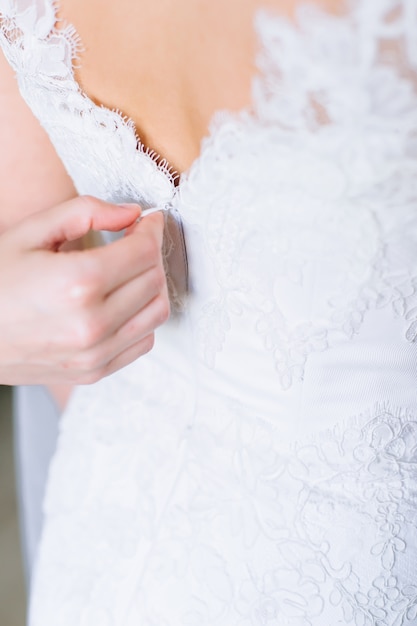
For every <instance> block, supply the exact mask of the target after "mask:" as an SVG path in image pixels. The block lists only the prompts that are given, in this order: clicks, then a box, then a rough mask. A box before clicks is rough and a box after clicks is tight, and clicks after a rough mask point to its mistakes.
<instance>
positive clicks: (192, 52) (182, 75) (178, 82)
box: [60, 0, 345, 173]
mask: <svg viewBox="0 0 417 626" xmlns="http://www.w3.org/2000/svg"><path fill="white" fill-rule="evenodd" d="M300 4H301V3H300V2H299V0H244V1H242V0H228V2H224V1H223V0H198V1H196V0H180V1H177V2H175V3H173V2H172V0H160V1H159V2H154V0H141V1H140V2H132V0H120V2H117V3H115V2H112V1H111V0H104V1H103V0H89V1H88V2H86V1H85V0H62V1H61V2H60V16H61V18H62V19H63V21H65V22H69V23H71V24H72V25H74V26H75V29H76V31H77V33H78V35H79V36H80V40H81V45H82V51H81V53H80V59H79V62H78V63H77V67H76V68H75V75H76V78H77V80H78V82H79V84H80V85H81V87H82V89H83V91H84V92H85V93H86V94H87V95H88V96H89V97H90V98H91V99H92V100H93V101H95V102H96V103H100V104H103V105H105V106H107V107H109V108H115V109H119V110H120V111H122V112H123V114H125V115H126V116H128V117H129V118H131V119H132V120H133V121H134V123H135V125H136V129H137V132H138V135H139V137H140V139H141V142H142V143H143V144H144V145H145V146H146V147H148V148H151V149H153V150H154V151H155V152H156V153H157V154H159V155H160V156H161V157H164V158H165V159H166V160H167V162H168V163H169V164H170V165H171V166H172V167H173V169H174V170H176V171H177V172H178V173H181V172H183V171H185V170H187V169H188V168H189V167H190V165H191V163H192V162H193V161H194V160H195V159H196V157H197V156H198V155H199V152H200V144H201V140H202V138H203V137H204V136H206V135H207V132H208V127H209V125H210V120H211V119H212V116H213V114H214V112H215V111H217V110H224V109H225V110H229V111H238V110H240V109H242V108H244V107H247V106H249V105H250V102H251V82H252V78H253V76H254V74H255V73H256V67H255V60H256V45H257V42H256V36H255V32H254V16H255V13H256V11H257V10H258V9H259V8H261V7H262V8H268V9H272V10H274V11H277V12H279V13H280V14H282V15H285V16H286V17H289V18H290V19H293V18H294V14H295V11H296V8H297V6H299V5H300ZM316 4H317V5H319V6H321V7H322V8H323V9H324V10H327V11H329V12H340V11H341V9H342V8H343V6H344V4H345V3H344V2H343V1H341V0H317V2H316Z"/></svg>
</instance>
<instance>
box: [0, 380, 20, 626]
mask: <svg viewBox="0 0 417 626" xmlns="http://www.w3.org/2000/svg"><path fill="white" fill-rule="evenodd" d="M19 542H20V538H19V527H18V520H17V500H16V488H15V468H14V459H13V422H12V393H11V389H9V388H8V387H2V386H0V624H1V626H24V625H25V615H26V606H25V604H26V599H25V585H24V580H23V567H22V559H21V552H20V545H19Z"/></svg>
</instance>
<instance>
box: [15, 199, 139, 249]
mask: <svg viewBox="0 0 417 626" xmlns="http://www.w3.org/2000/svg"><path fill="white" fill-rule="evenodd" d="M139 215H140V207H139V206H137V205H120V206H117V205H113V204H109V203H107V202H103V201H102V200H98V199H97V198H92V197H89V196H82V197H79V198H76V199H74V200H69V201H68V202H64V203H63V204H61V205H59V206H55V207H53V208H52V209H48V210H46V211H40V212H39V213H36V214H35V215H33V216H31V217H30V218H27V219H26V220H24V221H23V222H22V223H21V224H20V228H21V230H23V233H24V236H23V244H24V246H25V247H26V249H45V250H55V249H58V248H59V246H60V245H62V244H63V243H64V242H66V241H74V240H75V239H79V238H81V237H83V236H84V235H86V234H87V233H88V232H89V231H90V230H110V231H119V230H122V229H123V228H126V227H128V226H130V225H131V224H133V223H134V222H135V221H136V220H137V218H138V217H139ZM20 238H21V239H22V234H21V233H20Z"/></svg>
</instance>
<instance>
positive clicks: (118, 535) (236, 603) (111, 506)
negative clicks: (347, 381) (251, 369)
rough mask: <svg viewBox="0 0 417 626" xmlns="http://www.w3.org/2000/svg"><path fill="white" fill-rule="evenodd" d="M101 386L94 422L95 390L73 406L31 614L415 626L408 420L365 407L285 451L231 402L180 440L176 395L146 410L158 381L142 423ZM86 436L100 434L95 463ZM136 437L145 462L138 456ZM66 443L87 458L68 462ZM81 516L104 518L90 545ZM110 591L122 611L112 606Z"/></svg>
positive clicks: (415, 465) (415, 539)
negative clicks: (53, 611) (145, 448)
mask: <svg viewBox="0 0 417 626" xmlns="http://www.w3.org/2000/svg"><path fill="white" fill-rule="evenodd" d="M175 388H176V390H177V392H178V394H179V395H180V394H181V385H179V386H178V387H177V386H176V387H175ZM106 389H107V390H108V393H107V394H106V393H105V392H104V390H103V389H102V392H103V393H104V396H103V397H102V401H101V403H100V406H101V411H100V413H96V415H95V417H94V418H93V419H92V418H91V417H90V415H91V401H94V398H96V394H97V390H92V391H91V392H89V391H86V393H85V394H84V397H83V399H82V400H81V402H79V403H78V404H77V403H75V404H74V405H73V407H72V410H73V419H75V421H76V422H77V423H78V424H79V426H80V427H81V426H82V429H81V430H80V428H79V427H77V428H74V426H75V424H72V426H73V430H72V433H73V436H72V437H71V436H70V437H67V438H66V443H65V448H64V449H63V450H61V456H60V458H59V459H58V460H57V461H55V467H54V473H53V476H54V481H53V484H52V489H50V492H49V498H48V500H49V505H48V507H49V508H50V507H51V503H54V505H53V511H54V516H53V517H51V519H50V527H49V534H48V536H47V538H46V543H44V546H43V553H44V554H48V555H49V556H48V558H49V562H48V567H47V568H45V569H44V570H43V584H46V585H48V589H49V594H45V593H44V594H43V602H46V604H45V606H44V607H43V610H47V606H48V603H49V601H50V600H49V599H48V598H52V599H53V601H54V602H56V606H59V607H60V608H61V610H62V614H63V615H65V614H66V610H67V609H68V610H69V611H70V612H69V615H71V619H72V621H68V622H67V621H64V622H63V624H67V623H68V624H69V623H74V620H75V623H77V624H78V623H80V624H82V623H83V621H82V620H83V619H84V620H87V617H88V618H91V616H97V615H101V616H102V619H103V623H104V624H106V626H113V625H116V624H119V623H122V620H123V619H125V620H127V621H126V623H128V624H130V623H132V624H134V623H142V622H143V623H145V624H155V625H157V624H165V623H167V622H166V613H165V611H164V606H163V605H161V601H160V598H161V596H163V597H164V598H165V601H166V602H167V603H168V604H169V607H170V624H178V625H179V624H181V625H182V624H192V625H194V624H195V625H197V624H207V626H208V625H209V624H212V625H218V626H230V624H233V625H236V626H255V625H256V626H261V625H262V626H264V625H266V624H269V623H270V624H274V623H279V624H280V626H323V624H336V623H339V622H340V623H344V624H346V625H347V624H349V625H351V626H397V625H399V624H401V626H412V625H413V623H414V620H415V618H416V615H417V585H415V584H414V583H413V581H414V580H417V579H416V575H417V569H416V558H417V552H416V545H417V517H416V498H417V492H416V484H417V482H416V479H417V456H416V445H415V442H416V438H417V421H416V418H415V416H413V415H411V414H408V413H407V412H406V411H401V410H396V411H394V410H392V409H389V408H387V407H386V408H384V407H379V408H378V407H377V408H375V409H374V410H372V412H371V414H369V415H362V416H358V417H356V418H352V419H350V420H347V421H346V422H345V423H340V424H338V425H337V426H335V427H334V428H332V429H330V430H328V431H325V432H321V433H319V434H317V435H315V436H314V437H312V438H309V439H308V440H305V441H300V442H298V443H294V444H292V445H291V446H290V447H289V448H287V447H286V446H283V444H282V440H281V435H280V430H279V429H275V428H273V427H272V426H271V425H267V424H266V423H265V422H264V421H262V420H257V419H256V415H250V414H249V413H248V411H247V410H245V407H243V406H241V405H238V404H235V405H234V406H232V405H229V406H228V410H227V412H225V411H224V410H207V411H206V412H205V413H203V414H201V415H200V419H199V422H198V424H196V426H195V428H193V429H192V430H191V431H190V430H187V429H185V430H184V429H182V428H180V427H179V424H178V412H177V406H176V402H177V401H178V398H173V397H172V396H171V395H167V394H164V397H163V398H161V401H160V404H159V402H155V398H156V397H157V396H155V395H153V393H152V391H157V390H159V387H156V386H155V389H153V390H152V389H151V392H150V394H149V398H145V399H144V402H145V404H146V407H147V408H146V414H147V419H146V420H144V421H139V422H138V420H137V411H138V404H137V403H136V404H135V406H134V407H133V405H131V406H129V405H126V406H125V408H124V410H123V411H122V412H121V413H120V404H119V402H118V397H119V395H118V394H114V392H115V391H116V390H117V391H118V392H120V391H121V389H123V384H121V382H120V380H119V381H118V384H117V385H116V387H114V388H113V385H112V386H111V387H110V388H108V387H107V388H106ZM145 393H146V392H145ZM89 396H90V399H88V397H89ZM149 402H150V403H151V405H149ZM179 402H180V403H181V400H179ZM162 404H163V408H162ZM150 406H152V409H151V410H150ZM161 409H162V410H161ZM115 411H119V413H118V414H119V417H120V418H121V419H120V421H119V422H118V423H117V425H116V423H115V422H114V415H115V413H114V412H115ZM181 419H182V418H180V420H181ZM91 429H92V431H91ZM115 429H116V430H117V433H118V434H117V437H115V436H114V433H115V432H116V431H115ZM76 432H78V433H81V432H83V433H84V434H83V436H82V438H80V436H76V435H75V433H76ZM86 432H95V433H96V435H97V436H99V439H100V441H101V444H100V446H98V448H96V449H95V451H94V454H92V453H91V450H90V445H91V443H90V442H89V440H88V438H86V436H85V433H86ZM161 432H163V433H164V436H163V437H162V438H161V436H160V434H161ZM119 433H121V436H119ZM139 440H140V441H142V443H143V441H145V442H149V444H150V445H151V449H152V450H153V453H152V455H146V454H142V455H138V454H136V452H135V451H136V450H137V448H136V445H137V443H135V442H138V441H139ZM146 445H148V444H146ZM80 446H81V447H80ZM75 448H76V449H77V453H76V454H75V458H78V456H79V451H80V449H81V450H82V451H83V459H84V460H83V463H82V464H81V465H80V460H78V461H77V465H76V466H71V463H69V462H70V461H71V458H72V454H73V453H74V452H75ZM111 458H112V459H113V460H114V461H113V462H112V463H111V464H109V459H111ZM65 476H68V477H69V476H71V481H70V484H68V489H67V490H66V492H65V495H64V492H63V489H62V485H63V484H66V483H65V482H63V478H65ZM132 477H134V480H132ZM120 485H123V489H122V490H121V489H120V487H119V486H120ZM162 485H164V488H163V490H162V491H161V487H162ZM122 494H124V495H123V496H122ZM144 494H146V497H144ZM135 503H136V504H135ZM139 503H140V504H139ZM57 506H58V508H57ZM85 507H86V508H85ZM91 508H93V509H96V510H97V512H101V513H99V515H100V537H101V541H100V543H99V544H97V543H96V542H92V543H93V546H94V548H93V547H92V546H91V542H90V539H89V537H91V536H93V534H95V533H96V532H97V529H96V528H95V527H94V525H91V521H89V518H88V516H87V515H86V512H87V511H89V510H90V509H91ZM57 511H59V513H58V515H57ZM65 520H66V522H65V523H64V521H65ZM67 523H68V524H69V525H71V524H72V525H74V527H75V528H77V534H76V537H75V538H74V539H70V536H69V535H68V534H66V531H65V528H66V524H67ZM60 524H61V529H60V531H59V532H58V533H57V532H56V530H55V529H58V528H59V525H60ZM62 533H64V534H62ZM64 537H65V540H64ZM87 544H88V546H89V547H87ZM92 549H94V551H96V550H97V551H98V552H97V554H95V556H94V558H93V559H92V556H91V551H92ZM62 563H65V568H63V567H62V565H61V564H62ZM91 563H94V568H93V569H92V568H91V565H90V564H91ZM116 567H117V570H115V568H116ZM115 571H116V573H115ZM58 572H59V575H58ZM132 572H136V574H135V575H134V576H132ZM56 577H57V578H58V579H59V580H60V587H59V588H58V589H57V590H56V594H57V595H55V592H54V593H53V594H51V581H53V580H55V578H56ZM75 579H77V580H82V581H83V584H82V586H78V585H77V586H76V587H74V585H73V581H74V580H75ZM38 584H39V583H38ZM69 589H71V594H69V595H68V590H69ZM110 590H111V591H110ZM37 591H38V597H41V595H42V594H41V593H40V592H41V591H42V589H41V588H39V587H38V589H37ZM78 594H82V597H81V596H80V597H78ZM122 597H123V598H125V602H124V605H123V611H122V612H120V610H119V608H118V604H117V603H116V602H114V599H115V598H122ZM74 606H77V607H82V608H80V611H81V612H80V613H77V614H75V613H71V610H72V607H74ZM127 606H128V607H129V610H128V613H126V607H127ZM35 608H36V612H38V619H39V622H36V623H39V624H41V623H42V621H41V620H42V615H43V613H42V608H41V607H39V606H37V607H35ZM47 614H48V613H47V612H46V613H45V615H47Z"/></svg>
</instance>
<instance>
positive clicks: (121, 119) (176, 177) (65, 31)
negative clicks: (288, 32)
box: [45, 0, 262, 197]
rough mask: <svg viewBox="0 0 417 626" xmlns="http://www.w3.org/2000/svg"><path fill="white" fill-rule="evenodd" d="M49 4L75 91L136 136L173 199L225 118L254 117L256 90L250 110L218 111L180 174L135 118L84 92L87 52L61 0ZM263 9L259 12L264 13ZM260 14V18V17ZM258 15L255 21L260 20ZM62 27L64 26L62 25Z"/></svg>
mask: <svg viewBox="0 0 417 626" xmlns="http://www.w3.org/2000/svg"><path fill="white" fill-rule="evenodd" d="M45 1H46V2H48V3H49V4H50V6H51V8H52V10H53V11H54V18H55V22H54V27H53V32H54V34H56V35H58V36H62V37H63V38H64V39H65V40H66V41H67V43H69V45H70V47H71V59H70V61H69V63H68V72H69V77H70V79H71V82H72V83H73V86H74V90H76V92H77V94H78V95H79V97H80V98H82V99H83V101H84V102H85V103H86V104H87V105H88V107H89V108H90V110H92V111H96V112H97V111H100V112H105V114H106V115H107V116H109V117H112V118H113V119H114V121H115V126H116V127H119V126H124V127H125V128H128V130H129V132H130V133H131V134H132V137H133V138H134V140H135V143H136V151H137V152H140V153H141V154H142V155H143V157H144V158H146V159H147V160H148V162H149V163H151V164H152V166H153V167H154V170H155V172H157V173H158V175H160V176H161V177H162V178H163V179H164V181H165V182H168V183H169V184H170V186H171V190H172V196H173V197H174V196H175V195H176V194H177V193H178V191H179V188H180V186H181V185H182V183H183V181H185V179H187V178H188V176H189V175H190V173H191V171H192V170H193V169H194V168H195V167H196V166H197V164H198V163H199V162H200V161H201V160H202V158H203V156H204V154H205V152H206V150H207V148H208V145H209V144H210V143H211V142H212V141H213V140H214V137H215V135H216V134H217V132H218V131H219V127H220V126H221V125H222V118H223V119H224V120H225V119H227V120H230V119H231V118H234V119H236V120H237V119H239V118H241V117H242V116H243V115H247V114H250V112H251V111H252V109H253V93H252V91H253V89H252V91H251V97H250V103H249V104H248V105H247V106H244V107H241V108H240V109H238V110H237V111H233V110H230V109H227V108H223V109H222V108H219V109H216V110H215V111H214V112H213V114H212V115H211V117H210V121H209V124H208V127H207V132H206V134H205V135H204V136H203V137H202V139H201V141H200V148H199V153H198V155H197V156H196V157H195V158H194V159H193V160H192V161H191V163H190V164H189V166H188V167H187V168H185V170H183V171H182V172H178V171H177V170H176V169H175V168H174V167H173V166H172V165H171V164H170V162H169V161H168V159H166V158H165V157H163V156H162V155H161V154H159V153H158V152H157V151H156V150H154V149H153V148H150V147H148V146H145V145H144V144H143V143H142V141H141V138H140V133H139V132H138V128H137V125H136V123H135V121H134V120H133V118H132V117H130V116H128V115H125V114H124V113H123V112H122V111H121V110H120V109H118V108H110V107H108V106H106V105H104V104H100V103H96V102H95V101H94V100H93V98H92V97H90V96H89V95H88V93H87V92H86V91H85V90H84V89H83V88H82V86H81V84H80V82H79V80H78V79H77V77H76V75H75V71H74V69H75V65H74V63H75V62H76V61H77V59H78V58H79V53H80V51H81V50H82V49H83V42H82V38H81V37H80V35H79V34H78V31H77V29H76V28H75V26H74V25H73V24H72V23H71V22H70V21H68V20H67V19H66V18H65V17H64V16H63V15H62V11H61V3H60V0H45ZM261 10H262V9H259V11H261ZM259 11H258V12H257V13H256V15H257V14H258V13H259ZM256 15H255V18H256ZM59 23H61V24H62V25H61V26H58V24H59ZM253 28H254V29H255V20H254V24H253ZM255 77H256V74H255V75H254V76H253V77H252V87H253V81H254V79H255Z"/></svg>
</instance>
